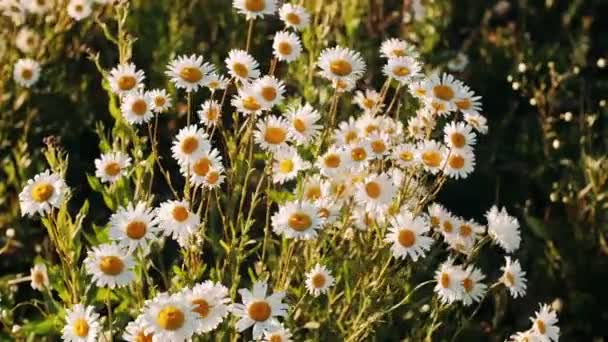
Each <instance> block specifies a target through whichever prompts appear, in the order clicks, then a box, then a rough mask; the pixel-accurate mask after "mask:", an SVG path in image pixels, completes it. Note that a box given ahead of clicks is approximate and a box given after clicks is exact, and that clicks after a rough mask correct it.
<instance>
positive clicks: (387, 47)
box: [380, 38, 418, 59]
mask: <svg viewBox="0 0 608 342" xmlns="http://www.w3.org/2000/svg"><path fill="white" fill-rule="evenodd" d="M380 55H381V56H382V57H384V58H387V59H391V58H399V57H405V56H410V57H414V58H416V57H417V56H418V53H417V52H416V50H415V49H414V47H413V46H412V45H410V44H409V43H408V42H406V41H405V40H401V39H396V38H391V39H387V40H385V41H384V42H383V43H382V45H381V46H380Z"/></svg>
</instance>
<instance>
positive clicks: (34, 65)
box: [13, 58, 40, 88]
mask: <svg viewBox="0 0 608 342" xmlns="http://www.w3.org/2000/svg"><path fill="white" fill-rule="evenodd" d="M39 78H40V64H39V63H38V62H36V61H35V60H33V59H30V58H22V59H20V60H18V61H17V63H15V68H14V69H13V79H14V80H15V82H16V83H17V84H19V85H20V86H22V87H26V88H29V87H31V86H33V85H34V84H35V83H36V82H38V79H39Z"/></svg>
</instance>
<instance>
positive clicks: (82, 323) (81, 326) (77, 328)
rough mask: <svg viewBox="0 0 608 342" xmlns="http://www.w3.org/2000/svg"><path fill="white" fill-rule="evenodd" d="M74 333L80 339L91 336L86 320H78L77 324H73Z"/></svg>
mask: <svg viewBox="0 0 608 342" xmlns="http://www.w3.org/2000/svg"><path fill="white" fill-rule="evenodd" d="M73 326H74V327H73V328H72V331H73V332H74V335H76V336H78V337H87V335H88V334H89V323H87V321H86V320H85V319H84V318H78V319H76V322H74V324H73Z"/></svg>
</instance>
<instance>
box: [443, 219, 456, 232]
mask: <svg viewBox="0 0 608 342" xmlns="http://www.w3.org/2000/svg"><path fill="white" fill-rule="evenodd" d="M452 230H454V226H452V222H450V221H447V220H446V221H444V222H443V231H444V232H446V233H448V234H449V233H451V232H452Z"/></svg>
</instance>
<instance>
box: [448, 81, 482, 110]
mask: <svg viewBox="0 0 608 342" xmlns="http://www.w3.org/2000/svg"><path fill="white" fill-rule="evenodd" d="M454 103H455V104H456V108H458V109H459V110H460V111H461V112H462V113H464V114H472V115H476V114H479V112H480V111H481V96H475V92H474V91H473V90H471V88H469V87H468V86H466V85H464V84H461V85H460V88H459V89H458V92H457V93H456V100H455V101H454Z"/></svg>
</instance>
